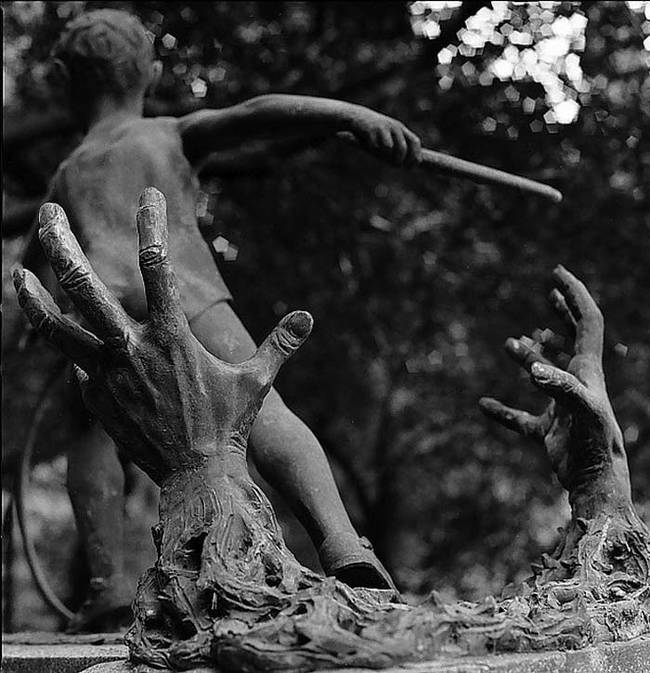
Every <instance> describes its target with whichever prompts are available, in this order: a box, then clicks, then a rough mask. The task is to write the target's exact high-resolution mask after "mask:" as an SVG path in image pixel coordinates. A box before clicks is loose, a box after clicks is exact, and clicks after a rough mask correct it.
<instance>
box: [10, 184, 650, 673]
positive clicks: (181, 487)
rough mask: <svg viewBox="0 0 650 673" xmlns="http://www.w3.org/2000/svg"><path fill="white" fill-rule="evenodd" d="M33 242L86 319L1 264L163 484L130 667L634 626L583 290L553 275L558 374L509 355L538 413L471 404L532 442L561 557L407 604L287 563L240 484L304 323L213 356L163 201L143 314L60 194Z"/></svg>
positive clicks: (531, 644)
mask: <svg viewBox="0 0 650 673" xmlns="http://www.w3.org/2000/svg"><path fill="white" fill-rule="evenodd" d="M40 216H41V228H40V239H41V241H42V244H43V246H44V249H45V252H46V255H47V257H48V259H49V261H50V263H51V265H52V268H53V270H54V272H55V274H56V276H57V279H58V282H59V284H60V285H61V286H62V287H63V288H64V290H65V291H66V293H67V294H68V296H69V297H70V299H71V300H72V302H73V303H74V305H75V306H76V307H77V309H78V310H79V312H80V313H81V315H82V316H83V317H84V318H85V319H86V321H87V323H88V325H89V327H90V329H84V328H82V327H81V326H80V325H79V324H77V323H75V322H74V321H72V320H71V319H70V318H69V317H67V316H65V315H63V314H61V312H60V311H59V309H58V307H57V306H56V305H55V304H54V302H53V300H52V298H51V296H50V295H49V294H48V293H47V291H45V290H44V289H43V287H42V286H41V285H40V283H39V281H38V280H37V279H36V277H35V276H33V274H31V273H30V272H28V271H25V270H23V269H18V270H16V271H15V274H14V279H15V285H16V289H17V291H18V295H19V301H20V303H21V306H23V308H24V310H25V311H26V312H27V314H28V316H29V318H30V320H31V322H32V324H33V325H34V326H35V327H36V329H38V330H39V331H41V332H42V333H43V334H45V335H46V336H47V337H48V338H49V339H50V340H51V341H52V342H53V343H54V344H55V345H57V346H58V347H59V348H60V349H61V350H62V351H63V352H64V353H66V354H67V355H68V356H69V357H70V358H71V359H72V360H73V361H75V363H76V371H77V376H78V379H79V381H80V383H81V387H82V391H83V394H84V399H85V402H86V404H87V405H88V406H89V408H90V409H92V411H93V412H94V413H95V414H96V415H97V417H98V418H99V419H101V421H102V423H103V425H104V427H105V428H106V430H107V431H108V432H109V434H111V436H112V437H113V438H114V439H115V441H116V442H117V443H118V445H119V446H120V447H121V448H122V450H124V451H126V452H128V454H129V455H130V456H131V457H132V458H133V459H134V460H135V461H136V462H137V464H139V465H140V466H141V467H142V468H143V469H144V470H145V471H147V472H148V473H149V474H150V475H151V476H152V477H153V478H154V479H155V480H156V481H157V482H158V483H159V484H160V485H161V507H160V516H161V520H160V524H159V525H158V526H156V528H155V529H154V539H155V542H156V546H157V550H158V560H157V563H156V565H155V567H154V568H152V569H151V570H149V571H148V572H147V573H146V574H145V575H144V576H143V578H142V579H141V581H140V584H139V587H138V591H137V595H136V598H135V601H134V611H135V625H134V626H133V627H132V629H131V630H130V632H129V634H128V635H127V642H128V644H129V648H130V652H131V658H132V660H134V661H136V662H145V663H148V664H151V665H153V666H156V667H170V668H176V669H186V668H191V667H193V666H198V665H205V664H207V665H218V667H219V670H232V671H241V670H249V671H258V670H259V671H261V670H269V669H270V668H276V669H281V670H309V669H316V668H322V667H326V666H336V665H338V666H352V665H368V666H372V667H382V666H387V665H390V664H391V663H395V662H398V661H405V660H418V659H423V658H426V657H434V656H436V655H439V654H441V653H447V654H456V655H462V654H465V653H468V652H472V653H479V652H484V651H495V650H498V651H508V650H511V651H512V650H514V651H528V650H535V649H553V648H566V649H570V648H580V647H584V646H585V645H587V644H590V643H593V642H599V641H607V640H610V641H611V640H626V639H630V638H633V637H635V636H637V635H640V634H642V633H647V631H648V623H649V621H650V595H649V594H650V585H649V578H650V533H649V532H648V529H647V528H646V527H645V525H644V524H643V523H642V521H641V520H640V519H639V517H638V515H637V514H636V512H635V509H634V506H633V503H632V501H631V496H630V488H629V476H628V473H627V462H626V458H625V451H624V447H623V438H622V434H621V432H620V428H619V427H618V424H617V422H616V419H615V417H614V414H613V411H612V408H611V405H610V403H609V400H608V397H607V392H606V388H605V381H604V376H603V372H602V366H601V357H602V337H603V319H602V315H601V314H600V311H599V310H598V308H597V306H596V304H595V302H594V301H593V299H592V298H591V297H590V295H589V293H588V291H587V289H586V288H585V287H584V285H583V284H582V283H580V281H578V280H577V279H576V278H575V277H574V276H572V275H571V274H570V273H569V272H568V271H566V270H565V269H563V268H562V267H558V268H557V269H556V270H555V271H554V281H555V284H556V288H557V289H556V291H555V292H554V295H553V299H554V304H555V307H556V308H557V310H558V311H559V312H560V314H561V315H562V316H563V317H564V319H565V321H566V322H567V325H568V326H569V328H570V329H571V330H573V331H574V332H575V356H574V358H573V359H572V360H571V363H570V365H569V368H568V371H566V372H565V371H563V370H561V369H558V368H556V367H554V366H552V365H551V364H549V363H547V362H543V361H542V359H541V357H540V356H539V355H538V354H537V353H536V352H535V351H534V350H533V349H532V348H530V347H529V346H528V345H527V343H526V341H525V340H521V339H520V340H512V341H510V342H509V344H508V350H509V352H510V353H511V355H512V356H513V357H514V358H515V359H516V360H517V361H518V362H519V363H520V364H521V365H522V366H523V367H524V368H525V369H526V370H527V371H529V372H530V376H531V380H532V381H533V383H534V384H535V385H536V386H538V387H539V388H540V389H542V390H543V391H545V392H546V393H547V394H548V395H549V396H550V397H551V398H552V401H551V403H550V405H549V407H548V409H547V410H546V412H545V413H544V414H543V415H542V416H540V417H539V418H536V417H532V416H530V415H528V414H526V413H525V412H522V411H519V410H513V409H509V408H507V407H504V406H503V405H501V404H500V403H498V402H495V401H494V400H489V399H488V400H484V401H483V402H482V407H483V410H484V411H485V412H486V413H487V414H488V415H490V416H492V417H494V418H496V419H497V420H499V421H500V422H502V423H504V424H505V425H507V426H508V427H511V428H514V429H516V430H517V431H519V432H521V433H522V434H525V435H529V436H532V437H535V438H537V439H538V440H539V441H543V442H544V443H545V446H546V448H547V450H548V452H549V455H550V458H551V461H552V463H553V466H554V468H555V470H556V472H557V474H558V477H559V479H560V482H561V483H562V485H563V486H564V487H565V488H566V489H567V490H568V492H569V498H570V502H571V507H572V519H571V522H570V524H569V526H568V527H567V528H566V530H565V531H564V534H563V538H562V540H561V542H560V545H559V546H558V548H557V549H556V551H555V552H554V553H553V554H552V555H550V556H545V557H544V560H543V563H542V564H541V566H540V567H539V568H538V569H537V570H536V571H535V574H534V576H533V577H532V578H531V579H530V581H529V582H528V583H527V584H525V585H524V586H523V587H522V588H521V589H520V590H519V591H518V592H517V593H512V594H510V595H509V596H507V597H502V598H501V599H499V600H497V599H494V598H491V597H489V598H487V599H486V600H485V601H484V602H483V603H480V604H470V603H454V604H445V603H441V602H440V601H437V600H436V599H435V598H434V599H431V600H429V601H425V603H423V604H422V605H419V606H417V607H412V606H408V605H405V604H403V603H401V602H400V601H399V599H398V598H397V597H396V595H395V594H394V593H393V592H391V591H387V590H380V589H364V588H357V589H352V588H350V587H349V586H347V585H345V584H343V583H342V582H339V581H338V580H336V579H334V578H331V577H330V578H323V577H320V576H318V575H316V574H315V573H313V572H312V571H309V570H307V569H306V568H303V567H301V566H300V564H299V563H298V562H297V561H296V560H295V558H294V557H293V556H292V554H291V553H290V552H289V551H288V550H287V548H286V546H285V545H284V542H283V540H282V535H281V533H280V530H279V528H278V526H277V522H276V520H275V517H274V514H273V511H272V508H271V506H270V504H269V503H268V501H267V500H266V498H265V497H264V495H263V494H262V493H261V491H260V490H259V489H258V488H257V486H255V485H254V484H253V482H252V480H251V479H250V477H249V475H248V472H247V468H246V462H245V452H246V446H247V440H248V435H249V433H250V428H251V426H252V423H253V422H254V419H255V415H256V413H257V412H258V410H259V408H260V406H261V405H262V402H263V398H264V395H265V394H266V393H267V392H268V390H269V388H270V386H271V384H272V382H273V378H274V377H275V375H276V374H277V371H278V369H279V367H280V366H281V365H282V363H283V362H284V361H286V359H287V358H288V357H290V355H291V354H292V353H293V352H294V351H295V350H296V349H297V348H298V347H300V345H301V344H302V343H303V342H304V341H305V339H306V338H307V336H308V334H309V332H310V330H311V327H312V321H311V317H310V316H309V314H307V313H305V312H301V311H298V312H294V313H292V314H290V315H289V316H286V317H285V318H284V319H283V320H282V321H281V322H280V324H279V325H278V326H277V327H276V328H275V330H274V331H273V332H272V334H271V335H270V336H269V337H268V338H267V339H266V340H265V341H264V343H263V344H262V346H260V348H259V349H258V350H257V351H256V353H255V354H254V355H253V356H252V357H251V358H250V359H248V360H246V361H245V362H243V363H241V364H239V365H233V364H229V363H226V362H224V361H222V360H219V359H218V358H216V357H215V356H213V355H211V354H210V353H208V352H207V351H206V350H205V349H204V348H203V347H202V346H201V345H200V343H199V342H198V341H197V339H196V338H195V337H194V336H193V335H192V333H191V332H190V330H189V327H188V323H187V320H186V318H185V316H184V314H183V311H182V308H181V303H180V300H179V293H178V289H177V287H176V282H175V279H174V273H173V271H172V267H171V264H170V262H169V259H168V256H167V235H166V217H165V201H164V198H163V196H162V195H161V194H160V193H159V192H157V191H156V190H154V189H147V190H145V192H144V193H143V195H142V197H141V202H140V208H139V210H138V215H137V222H138V234H139V241H140V256H139V263H140V269H141V273H142V277H143V280H144V283H145V288H146V296H147V303H148V308H149V315H150V317H149V319H148V320H147V321H146V322H144V323H139V322H136V321H135V320H133V319H132V318H130V317H129V316H128V315H127V313H126V311H125V310H124V309H123V308H122V306H121V305H120V304H119V302H118V301H117V300H116V299H115V297H114V296H113V295H112V294H111V292H110V291H108V290H107V289H106V287H105V286H104V284H103V283H102V282H101V280H100V279H99V278H98V276H97V275H96V274H95V273H94V272H93V270H92V267H91V266H90V264H89V262H88V260H87V259H86V258H85V256H84V254H83V253H82V251H81V249H80V247H79V245H78V243H77V242H76V239H75V238H74V236H73V234H72V232H71V231H70V228H69V225H68V223H67V219H66V217H65V213H64V212H63V210H62V209H61V208H60V207H59V206H56V205H54V204H46V205H45V206H43V208H42V209H41V215H40Z"/></svg>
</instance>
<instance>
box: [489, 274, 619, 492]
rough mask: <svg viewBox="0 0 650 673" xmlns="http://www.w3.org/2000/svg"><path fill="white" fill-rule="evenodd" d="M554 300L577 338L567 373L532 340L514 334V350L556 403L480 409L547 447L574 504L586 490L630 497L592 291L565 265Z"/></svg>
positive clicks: (558, 276) (557, 276)
mask: <svg viewBox="0 0 650 673" xmlns="http://www.w3.org/2000/svg"><path fill="white" fill-rule="evenodd" d="M553 280H554V282H555V285H556V288H555V289H554V290H553V291H552V293H551V297H550V299H551V302H552V304H553V306H554V307H555V309H556V310H557V312H558V313H559V314H560V316H561V317H562V318H563V320H564V322H565V323H566V325H567V327H568V328H569V330H570V331H571V333H572V334H573V335H574V337H575V354H574V356H573V357H572V358H571V361H570V362H569V365H568V367H567V370H566V371H564V370H562V369H559V368H557V367H554V366H553V365H552V364H551V363H550V362H549V361H548V360H546V359H545V358H544V357H543V356H542V355H541V354H540V353H539V352H538V350H536V349H535V348H534V342H533V341H532V340H531V339H528V338H526V337H521V338H520V339H508V340H507V341H506V344H505V347H506V350H507V352H508V353H509V355H511V356H512V358H513V359H514V360H515V361H516V362H518V363H519V364H520V365H521V366H522V367H523V368H524V369H525V370H526V371H528V372H529V373H530V378H531V381H532V382H533V383H534V384H535V385H536V386H537V387H538V388H540V389H541V390H543V391H544V392H545V393H546V394H547V395H549V396H550V397H551V398H552V400H551V402H550V403H549V405H548V406H547V408H546V410H545V411H544V413H542V414H541V415H540V416H533V415H532V414H529V413H527V412H526V411H521V410H519V409H512V408H510V407H507V406H505V405H504V404H501V403H500V402H497V401H496V400H494V399H492V398H483V399H481V401H480V407H481V410H482V411H483V412H484V413H485V414H486V415H487V416H489V417H491V418H494V419H495V420H497V421H499V422H500V423H502V424H503V425H505V426H506V427H508V428H510V429H512V430H515V431H516V432H519V433H520V434H522V435H525V436H527V437H532V438H533V439H535V440H537V441H538V442H540V443H542V444H544V446H545V447H546V450H547V452H548V455H549V458H550V460H551V464H552V466H553V469H554V470H555V472H556V473H557V475H558V478H559V480H560V483H561V484H562V485H563V486H564V487H565V488H566V489H567V490H568V491H569V494H570V495H571V497H572V502H573V501H574V500H575V498H579V497H581V496H583V495H586V496H590V497H593V496H597V497H600V498H602V497H608V496H610V495H611V496H614V495H616V497H623V498H628V499H629V497H630V493H629V489H630V484H629V474H628V467H627V459H626V456H625V450H624V447H623V435H622V433H621V429H620V428H619V426H618V423H617V422H616V418H615V416H614V411H613V410H612V406H611V404H610V401H609V397H608V395H607V389H606V387H605V377H604V374H603V368H602V353H603V331H604V323H603V316H602V314H601V312H600V310H599V308H598V306H597V305H596V303H595V302H594V300H593V299H592V297H591V295H590V294H589V292H588V290H587V288H586V287H585V286H584V285H583V284H582V283H581V282H580V281H579V280H578V279H577V278H576V277H575V276H573V275H572V274H571V273H569V272H568V271H567V270H566V269H564V268H563V267H561V266H558V267H557V268H556V269H555V270H554V271H553Z"/></svg>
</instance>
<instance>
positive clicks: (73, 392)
mask: <svg viewBox="0 0 650 673" xmlns="http://www.w3.org/2000/svg"><path fill="white" fill-rule="evenodd" d="M53 59H54V62H55V64H56V66H57V71H58V73H59V76H60V80H61V88H62V89H63V90H65V91H66V93H67V96H68V98H69V103H70V108H71V111H72V112H73V113H74V114H75V115H76V117H77V118H78V122H79V124H81V126H82V127H83V128H84V130H85V131H86V132H87V135H86V137H85V139H84V140H83V142H82V144H81V145H80V147H79V148H77V149H76V150H75V151H74V152H73V153H72V155H71V156H70V157H69V158H68V159H67V160H66V161H65V162H63V163H62V164H61V166H60V167H59V169H58V170H57V173H56V175H55V176H54V178H53V180H52V183H51V185H50V193H49V196H48V199H50V200H54V201H57V202H59V203H61V204H62V205H63V206H64V207H65V209H66V211H67V213H68V215H69V217H70V220H71V222H72V225H73V227H74V228H75V231H77V232H78V233H79V239H80V241H81V243H82V246H83V249H84V251H85V252H86V254H87V255H88V256H89V257H90V259H91V261H92V263H93V264H94V265H95V267H96V268H97V270H98V271H99V272H100V274H101V275H102V277H103V278H104V280H105V282H106V284H107V285H108V286H109V288H110V289H111V290H112V291H113V292H114V293H115V294H116V295H117V299H118V300H119V301H120V302H121V303H122V305H124V306H125V307H126V309H127V310H128V311H130V312H131V314H132V315H133V316H134V317H136V318H144V316H145V315H146V305H145V301H144V293H143V289H142V284H141V283H140V280H139V277H138V274H137V270H136V264H135V258H134V256H133V255H132V254H131V250H130V245H131V236H132V231H131V223H132V213H133V208H132V205H131V204H132V203H134V202H135V200H136V198H137V195H138V194H139V193H140V191H141V190H142V189H143V188H144V187H145V186H146V185H147V184H150V183H155V184H156V185H157V186H158V187H160V188H161V189H162V190H163V191H164V192H165V193H166V194H167V196H168V198H169V200H170V208H171V209H172V210H173V211H174V213H173V215H172V220H173V228H172V230H171V240H170V249H171V256H172V259H173V260H174V262H175V264H176V269H177V273H178V277H179V289H180V294H181V301H182V304H183V310H184V313H185V315H186V316H187V318H188V319H189V320H190V322H191V327H192V331H193V333H194V334H195V335H196V336H197V337H198V338H199V340H200V341H201V342H202V343H203V345H204V346H205V347H206V348H208V350H210V352H212V353H213V354H215V355H217V356H219V357H221V358H223V359H225V360H228V361H232V362H238V361H241V360H244V359H245V358H247V357H249V356H250V355H251V354H252V353H253V352H254V351H255V344H254V342H253V340H252V338H251V337H250V335H249V334H248V332H247V331H246V329H245V327H244V325H242V323H241V321H240V320H239V318H238V317H237V315H236V314H235V312H234V310H233V308H232V306H231V305H230V303H229V300H230V299H231V296H230V293H229V291H228V289H227V287H226V286H225V283H224V282H223V280H222V279H221V276H220V275H219V272H218V270H217V269H216V268H215V266H214V264H213V259H212V256H211V254H210V252H209V249H208V247H207V246H206V245H205V242H204V241H203V240H202V238H201V235H200V233H199V230H198V226H197V222H196V216H195V205H196V192H197V188H198V182H197V171H198V170H199V168H200V167H201V165H202V162H204V161H205V160H206V156H207V155H208V153H209V152H211V151H212V150H224V148H225V149H228V150H230V151H232V150H231V148H235V151H237V149H238V147H239V145H240V144H241V142H242V141H245V140H249V139H250V138H258V137H265V136H266V135H269V134H271V135H272V138H273V141H274V142H281V141H283V140H284V141H285V142H287V138H288V139H289V141H291V142H292V143H297V145H296V147H298V146H300V144H301V143H302V144H303V145H304V144H306V143H308V142H310V141H312V140H313V139H314V138H321V137H323V136H327V135H330V136H333V135H335V134H341V133H343V134H345V135H346V136H347V137H348V138H350V137H351V138H352V139H353V140H355V141H356V142H357V143H358V144H360V145H361V146H362V147H363V148H365V149H366V150H368V151H371V152H373V153H374V154H376V155H377V156H379V157H380V158H382V159H384V160H387V161H390V162H393V163H395V164H397V165H409V164H417V163H419V162H420V161H421V160H422V162H423V164H425V165H428V166H430V167H432V168H433V169H434V170H442V171H444V172H447V173H451V174H461V175H465V176H471V177H472V178H473V179H476V180H482V181H488V182H490V181H491V182H495V181H496V182H499V183H501V184H509V185H510V186H514V187H517V188H520V189H528V190H532V191H535V192H536V193H541V194H543V195H546V196H547V197H550V198H552V199H555V200H557V199H558V198H561V197H560V195H559V192H557V191H556V190H553V189H551V188H550V187H547V186H545V185H539V184H538V183H533V182H532V181H530V180H526V179H523V178H518V177H516V176H509V175H507V174H504V173H500V172H499V171H494V170H492V169H487V168H485V167H482V166H477V165H475V164H470V163H469V162H463V161H460V160H458V159H454V158H453V157H448V156H446V155H441V154H439V153H435V152H432V151H430V150H424V151H423V150H421V148H420V142H419V139H418V138H417V137H416V136H415V134H413V133H412V132H411V131H409V130H408V129H407V128H406V127H405V126H404V125H402V124H401V123H400V122H399V121H397V120H394V119H392V118H390V117H387V116H385V115H381V114H379V113H377V112H374V111H372V110H369V109H367V108H364V107H362V106H359V105H352V104H349V103H345V102H342V101H336V100H328V99H322V98H314V97H303V96H286V95H284V96H283V95H266V96H260V97H258V98H255V99H252V100H249V101H245V102H244V103H241V104H239V105H235V106H232V107H230V108H223V109H219V110H201V111H199V112H194V113H190V114H187V115H185V116H183V117H180V118H178V119H176V118H171V117H157V118H155V119H148V120H146V119H143V118H142V112H143V104H144V95H145V90H146V88H147V86H148V84H149V83H150V82H151V79H152V71H153V69H154V68H153V50H152V46H151V43H150V41H149V39H148V38H147V36H146V33H145V31H144V27H143V26H142V25H141V24H140V22H139V21H138V19H137V18H136V17H134V16H132V15H129V14H128V13H126V12H121V11H115V10H99V11H94V12H88V13H85V14H82V15H80V16H79V17H77V18H76V19H75V20H73V21H72V22H71V23H70V24H68V26H67V27H66V31H65V32H64V34H63V35H62V37H61V39H60V41H59V43H58V45H57V46H56V48H55V50H54V52H53ZM23 264H24V265H25V266H26V267H28V268H30V269H32V270H33V271H34V272H35V273H37V275H39V277H41V278H42V279H46V278H47V274H48V271H47V264H46V263H45V260H44V259H43V258H42V253H41V250H40V247H39V245H38V236H37V232H36V230H34V231H33V232H32V235H31V240H30V242H29V244H28V246H27V249H26V251H25V255H24V257H23ZM44 282H46V281H45V280H44ZM46 284H47V283H46ZM51 289H53V288H51ZM64 365H65V363H64ZM66 378H68V377H66V376H64V375H63V374H61V375H59V376H58V377H57V379H58V380H57V381H56V382H55V383H56V385H57V386H58V388H57V390H56V393H57V394H53V395H51V396H50V397H51V398H53V399H54V400H55V402H56V404H55V405H53V410H52V412H51V413H50V417H53V418H54V421H53V422H54V423H55V424H56V425H57V426H59V427H61V426H70V428H69V433H68V435H69V441H68V442H67V447H66V449H67V453H68V490H69V493H70V496H71V500H72V502H73V507H74V510H75V517H76V521H77V528H78V530H79V533H80V537H81V539H82V542H83V547H84V549H85V551H86V556H87V558H88V565H89V570H90V574H91V577H92V580H91V587H90V591H89V593H88V595H87V599H86V601H85V603H84V604H83V606H82V607H81V609H80V610H79V612H78V613H77V614H76V615H74V616H73V617H72V619H71V620H70V621H69V623H68V629H69V630H71V631H87V630H89V631H93V630H109V629H112V628H115V627H116V626H119V625H120V624H121V622H123V621H124V619H125V618H128V615H129V611H128V599H129V591H128V590H126V588H125V584H124V578H123V558H122V550H121V545H120V538H121V536H122V533H121V530H122V525H123V521H122V517H121V511H122V509H123V495H122V492H123V487H124V475H123V469H122V465H121V464H120V460H119V458H118V456H117V454H116V453H115V451H114V450H113V447H112V446H111V443H110V441H109V438H108V437H106V435H105V433H103V431H102V430H101V428H100V427H99V426H98V425H97V424H96V423H94V422H93V420H92V419H88V417H87V414H86V413H85V410H84V409H83V408H82V407H81V405H80V404H79V403H78V399H77V398H78V390H77V386H76V385H75V384H74V382H73V383H72V385H68V384H66V383H64V381H65V380H66ZM44 425H47V423H44ZM42 434H43V435H46V434H47V432H45V431H44V432H43V433H42ZM251 453H252V456H253V459H254V461H255V463H256V465H257V467H258V469H259V470H260V472H261V473H262V475H263V476H264V477H265V478H266V480H267V481H268V482H269V483H270V484H272V485H273V486H275V487H276V488H277V489H278V490H279V491H281V492H282V493H283V494H284V495H285V497H286V498H287V500H288V501H289V504H290V505H291V506H292V509H293V510H294V512H295V513H296V514H297V516H298V518H299V519H300V520H301V522H302V523H303V525H304V526H305V528H306V529H307V531H308V532H309V534H310V536H311V538H312V541H313V542H314V544H315V546H316V547H317V549H318V550H319V556H320V559H321V564H322V566H323V568H324V570H325V571H326V572H327V573H328V574H334V575H336V576H337V577H339V578H340V579H342V580H343V581H345V582H347V583H348V584H351V585H352V586H366V587H375V588H377V587H378V588H393V589H394V586H393V584H392V580H391V578H390V577H389V575H388V573H387V572H386V571H385V569H384V568H383V566H382V565H381V563H380V562H379V560H378V559H377V558H376V556H375V554H374V553H373V550H372V547H371V545H369V544H368V543H367V541H365V540H364V539H363V538H359V536H358V535H357V533H356V531H355V530H354V527H353V525H352V523H351V521H350V519H349V517H348V514H347V512H346V511H345V508H344V506H343V503H342V501H341V499H340V496H339V494H338V491H337V487H336V484H335V483H334V479H333V477H332V474H331V470H330V468H329V465H328V462H327V459H326V457H325V455H324V452H323V450H322V447H321V446H320V443H319V441H318V439H317V438H316V437H315V436H314V434H313V433H312V432H311V430H310V429H309V428H308V427H307V426H306V425H305V424H304V423H303V422H302V421H301V420H300V419H299V418H298V417H297V416H296V415H295V414H293V412H292V411H291V410H290V409H289V408H288V407H287V406H286V405H285V404H284V402H283V400H282V398H281V397H280V395H279V394H278V393H277V392H276V391H275V390H274V389H272V390H271V392H270V394H269V395H268V396H267V397H266V399H265V402H264V406H263V408H262V411H261V413H260V416H259V418H258V420H257V422H256V423H255V424H254V426H253V428H252V434H251Z"/></svg>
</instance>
